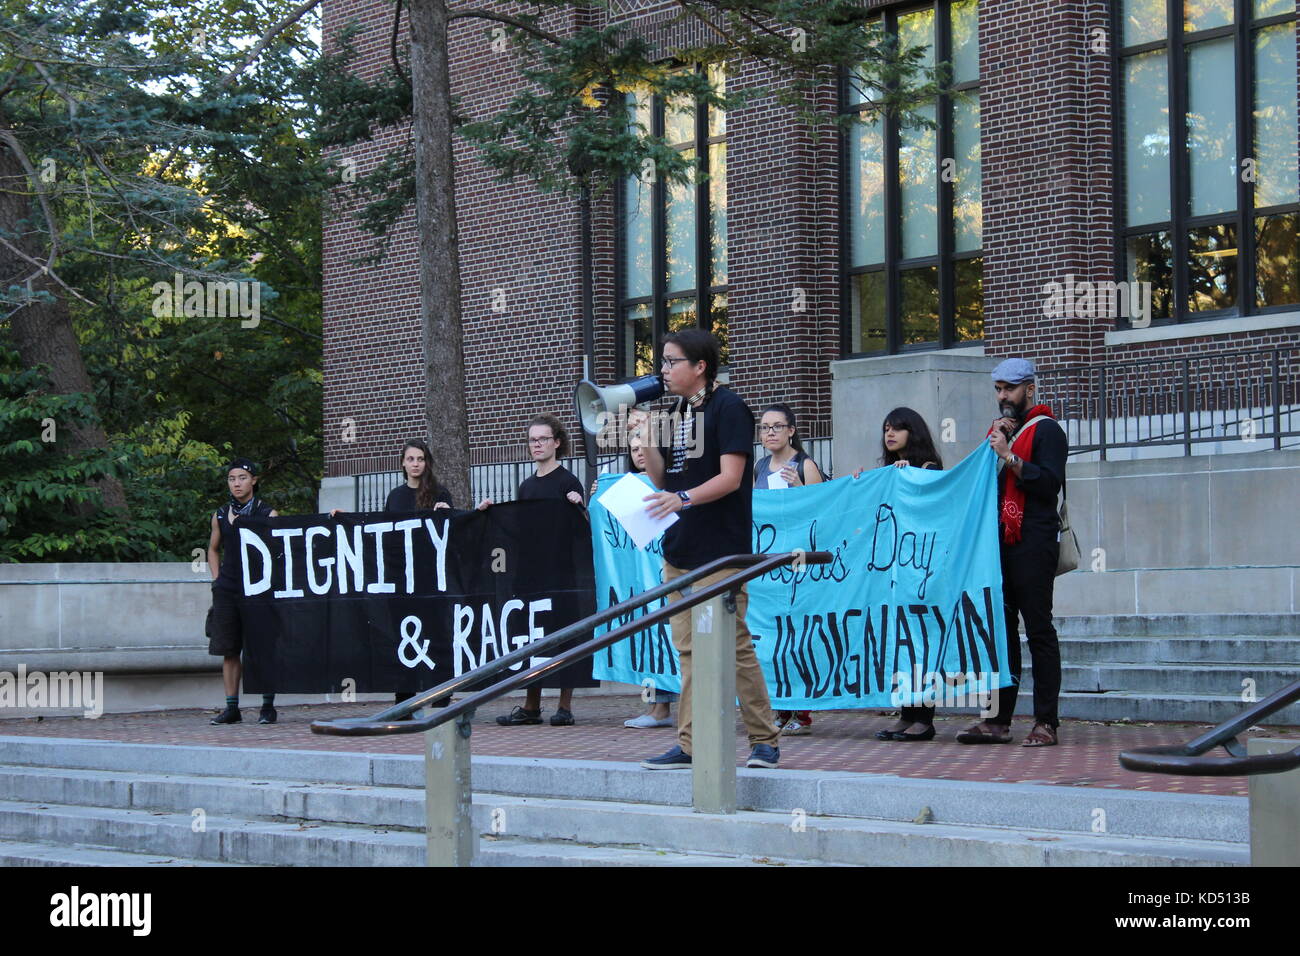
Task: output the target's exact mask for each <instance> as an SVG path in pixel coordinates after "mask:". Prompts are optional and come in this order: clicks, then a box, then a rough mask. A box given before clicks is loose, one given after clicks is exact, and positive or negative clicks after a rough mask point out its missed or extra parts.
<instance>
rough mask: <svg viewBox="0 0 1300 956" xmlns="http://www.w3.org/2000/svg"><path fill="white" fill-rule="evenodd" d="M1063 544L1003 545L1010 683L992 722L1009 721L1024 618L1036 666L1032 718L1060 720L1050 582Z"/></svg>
mask: <svg viewBox="0 0 1300 956" xmlns="http://www.w3.org/2000/svg"><path fill="white" fill-rule="evenodd" d="M1059 547H1060V546H1059V545H1058V544H1057V543H1056V541H1055V540H1050V541H1047V542H1033V541H1021V542H1020V543H1019V544H1017V545H1016V546H1015V547H1010V548H1009V547H1007V546H1005V545H1003V547H1002V606H1003V608H1004V610H1005V611H1006V618H1007V668H1008V669H1009V670H1010V671H1011V677H1012V684H1011V686H1010V687H1003V688H1002V689H1001V690H1000V691H999V692H998V712H997V714H996V715H995V716H994V717H990V718H989V719H988V723H991V724H998V725H1000V726H1004V727H1005V726H1010V724H1011V715H1012V714H1014V713H1015V710H1016V695H1017V694H1018V693H1019V691H1020V674H1021V670H1022V667H1021V661H1020V621H1019V618H1020V617H1023V618H1024V619H1025V634H1026V636H1027V637H1028V639H1029V657H1030V660H1031V661H1032V662H1033V670H1034V720H1035V721H1036V722H1038V723H1041V724H1047V725H1048V726H1049V727H1051V728H1052V729H1056V727H1057V726H1059V725H1060V720H1059V719H1058V718H1057V715H1056V710H1057V700H1058V699H1059V698H1060V696H1061V648H1060V645H1059V644H1058V643H1057V640H1056V628H1055V626H1053V624H1052V588H1053V586H1054V585H1055V582H1056V559H1057V555H1058V549H1059Z"/></svg>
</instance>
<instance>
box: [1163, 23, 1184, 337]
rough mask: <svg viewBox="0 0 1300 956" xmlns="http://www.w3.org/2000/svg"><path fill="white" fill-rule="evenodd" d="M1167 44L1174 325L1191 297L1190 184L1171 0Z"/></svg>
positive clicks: (1179, 31)
mask: <svg viewBox="0 0 1300 956" xmlns="http://www.w3.org/2000/svg"><path fill="white" fill-rule="evenodd" d="M1167 11H1168V25H1167V31H1168V32H1167V42H1168V44H1169V54H1168V69H1169V181H1170V183H1171V184H1172V185H1173V196H1172V197H1171V203H1170V210H1169V218H1170V221H1171V229H1170V248H1171V250H1172V254H1173V259H1174V262H1173V265H1174V269H1173V272H1174V289H1173V296H1174V301H1173V308H1172V309H1171V310H1170V313H1171V318H1172V319H1173V321H1174V322H1181V321H1184V320H1185V319H1186V318H1187V316H1188V310H1187V300H1188V297H1189V294H1190V291H1189V290H1190V279H1189V276H1188V267H1187V258H1188V240H1187V211H1188V200H1189V189H1190V183H1189V181H1188V175H1189V174H1188V164H1187V55H1186V47H1185V45H1184V42H1183V22H1182V17H1181V16H1180V14H1181V12H1182V4H1181V3H1178V2H1177V0H1170V2H1169V5H1168V8H1167Z"/></svg>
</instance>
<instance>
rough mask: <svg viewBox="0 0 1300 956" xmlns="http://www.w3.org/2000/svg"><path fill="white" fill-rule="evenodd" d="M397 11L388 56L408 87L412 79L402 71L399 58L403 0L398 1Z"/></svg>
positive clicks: (394, 14)
mask: <svg viewBox="0 0 1300 956" xmlns="http://www.w3.org/2000/svg"><path fill="white" fill-rule="evenodd" d="M396 7H397V9H396V10H394V11H393V34H392V36H390V37H389V38H388V55H389V56H390V57H391V58H392V60H393V69H394V70H396V71H397V76H398V78H399V79H401V81H402V82H403V83H405V84H406V85H407V86H410V85H411V78H410V77H409V76H407V75H406V71H404V70H403V69H402V64H401V61H400V60H399V59H398V57H397V31H398V28H399V27H400V26H401V25H402V0H397V4H396Z"/></svg>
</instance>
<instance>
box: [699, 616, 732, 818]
mask: <svg viewBox="0 0 1300 956" xmlns="http://www.w3.org/2000/svg"><path fill="white" fill-rule="evenodd" d="M691 794H692V802H693V804H694V807H695V811H696V812H697V813H735V812H736V605H735V601H734V600H733V599H732V595H731V594H721V595H719V596H717V597H715V598H713V599H712V600H710V601H706V602H704V603H703V604H697V605H696V606H695V607H693V608H692V609H691Z"/></svg>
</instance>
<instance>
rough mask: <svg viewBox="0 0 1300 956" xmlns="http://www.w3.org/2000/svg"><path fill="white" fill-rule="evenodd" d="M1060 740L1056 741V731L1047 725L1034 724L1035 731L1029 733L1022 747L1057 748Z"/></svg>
mask: <svg viewBox="0 0 1300 956" xmlns="http://www.w3.org/2000/svg"><path fill="white" fill-rule="evenodd" d="M1058 743H1060V741H1059V740H1057V739H1056V731H1055V730H1053V729H1052V728H1051V727H1049V726H1048V725H1047V724H1034V729H1033V730H1031V731H1030V732H1029V736H1028V737H1026V738H1025V739H1024V740H1023V741H1022V742H1021V744H1020V746H1022V747H1055V746H1056V745H1057V744H1058Z"/></svg>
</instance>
